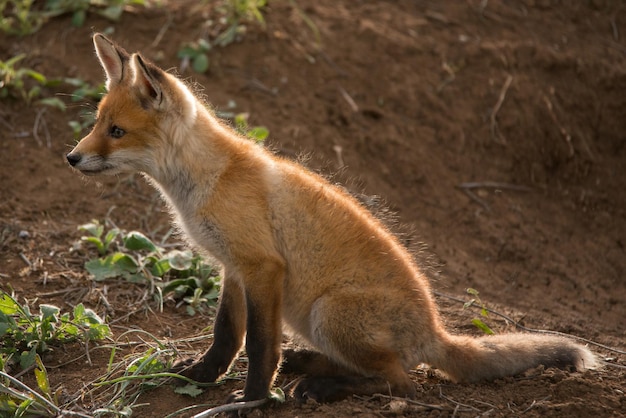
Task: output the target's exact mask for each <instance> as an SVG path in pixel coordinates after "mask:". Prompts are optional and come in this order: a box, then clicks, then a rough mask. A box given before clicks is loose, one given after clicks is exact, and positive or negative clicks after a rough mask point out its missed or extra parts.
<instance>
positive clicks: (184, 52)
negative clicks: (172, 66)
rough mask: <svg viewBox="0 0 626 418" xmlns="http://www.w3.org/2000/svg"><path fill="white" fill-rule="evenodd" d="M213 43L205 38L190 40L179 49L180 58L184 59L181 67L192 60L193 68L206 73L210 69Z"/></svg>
mask: <svg viewBox="0 0 626 418" xmlns="http://www.w3.org/2000/svg"><path fill="white" fill-rule="evenodd" d="M210 50H211V44H210V43H208V42H207V41H205V40H204V39H198V40H197V41H196V42H190V43H187V44H185V45H183V47H182V48H181V49H180V50H179V51H178V58H180V59H181V60H183V64H182V65H181V67H185V66H187V65H188V64H187V63H188V62H191V68H193V70H194V71H195V72H197V73H204V72H206V71H207V70H208V69H209V54H208V52H209V51H210Z"/></svg>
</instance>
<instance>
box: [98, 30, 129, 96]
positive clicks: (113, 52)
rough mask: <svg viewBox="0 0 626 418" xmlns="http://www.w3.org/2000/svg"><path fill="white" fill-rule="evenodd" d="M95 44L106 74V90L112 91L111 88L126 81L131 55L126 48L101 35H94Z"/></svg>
mask: <svg viewBox="0 0 626 418" xmlns="http://www.w3.org/2000/svg"><path fill="white" fill-rule="evenodd" d="M93 44H94V46H95V48H96V54H97V55H98V59H100V64H102V68H104V71H105V72H106V76H107V81H106V88H107V90H110V89H111V87H113V86H114V85H116V84H119V83H120V82H121V81H122V80H123V79H124V76H125V71H124V70H125V69H126V68H127V67H128V61H129V59H130V55H129V54H128V52H126V51H125V50H124V48H122V47H120V46H118V45H116V44H115V43H113V41H110V40H109V39H108V38H107V37H106V36H104V35H102V34H101V33H96V34H94V36H93Z"/></svg>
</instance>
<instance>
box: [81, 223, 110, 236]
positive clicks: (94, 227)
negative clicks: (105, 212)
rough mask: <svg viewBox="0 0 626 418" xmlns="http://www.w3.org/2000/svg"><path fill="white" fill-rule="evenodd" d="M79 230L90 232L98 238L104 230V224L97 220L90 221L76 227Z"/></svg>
mask: <svg viewBox="0 0 626 418" xmlns="http://www.w3.org/2000/svg"><path fill="white" fill-rule="evenodd" d="M78 230H79V231H85V232H88V233H90V234H91V235H92V236H94V237H98V238H100V237H101V236H102V233H103V232H104V226H103V225H100V224H99V223H98V222H97V221H94V222H90V223H87V224H84V225H80V226H79V227H78Z"/></svg>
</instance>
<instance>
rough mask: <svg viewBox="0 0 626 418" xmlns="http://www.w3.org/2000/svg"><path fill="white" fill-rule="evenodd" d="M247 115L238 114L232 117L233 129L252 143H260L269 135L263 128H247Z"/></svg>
mask: <svg viewBox="0 0 626 418" xmlns="http://www.w3.org/2000/svg"><path fill="white" fill-rule="evenodd" d="M249 117H250V114H249V113H238V114H236V115H235V117H234V122H235V129H236V130H237V132H239V133H240V134H242V135H243V136H245V137H247V138H249V139H252V140H253V141H254V142H257V143H261V142H263V141H265V139H266V138H267V137H268V135H269V133H270V132H269V130H268V129H267V128H266V127H265V126H253V127H249V126H248V119H249Z"/></svg>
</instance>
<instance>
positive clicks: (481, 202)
mask: <svg viewBox="0 0 626 418" xmlns="http://www.w3.org/2000/svg"><path fill="white" fill-rule="evenodd" d="M463 193H465V194H466V195H467V197H469V198H470V199H472V200H473V201H474V202H476V203H478V204H479V205H480V206H482V207H483V209H485V211H487V212H491V208H490V207H489V204H488V203H487V202H485V201H484V200H482V199H481V198H480V197H478V196H476V194H475V193H474V192H472V191H471V190H468V189H463Z"/></svg>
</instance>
